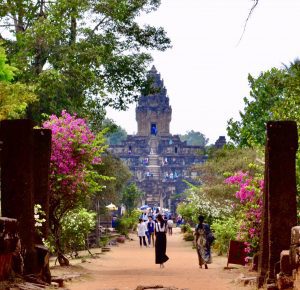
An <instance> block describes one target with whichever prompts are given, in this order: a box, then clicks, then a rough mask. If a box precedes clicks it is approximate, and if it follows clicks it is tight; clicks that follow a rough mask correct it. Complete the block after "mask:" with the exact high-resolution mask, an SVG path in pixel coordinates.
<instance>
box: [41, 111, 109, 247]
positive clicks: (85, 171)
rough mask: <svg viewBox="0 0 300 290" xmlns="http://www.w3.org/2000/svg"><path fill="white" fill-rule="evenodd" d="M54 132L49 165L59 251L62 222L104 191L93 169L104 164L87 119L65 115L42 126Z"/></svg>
mask: <svg viewBox="0 0 300 290" xmlns="http://www.w3.org/2000/svg"><path fill="white" fill-rule="evenodd" d="M43 128H46V129H51V130H52V147H51V163H50V179H49V183H50V190H49V191H50V192H49V193H50V220H49V222H50V229H51V231H52V234H53V235H54V237H55V239H54V240H55V241H56V243H57V244H56V248H57V251H61V249H60V245H59V243H60V236H61V231H62V228H61V220H62V218H63V217H64V215H66V214H67V213H68V211H70V210H72V209H73V208H75V207H76V206H78V204H79V203H80V202H84V201H85V200H86V197H87V196H88V195H90V194H92V193H94V192H96V191H99V190H100V189H101V186H100V185H99V183H98V182H99V179H100V178H102V177H100V176H99V175H98V174H97V172H95V171H94V169H93V165H95V164H99V163H100V162H101V158H100V154H101V153H102V152H103V142H104V141H103V139H101V135H99V136H95V135H94V134H93V133H92V132H91V131H90V129H89V128H88V126H87V123H86V121H85V120H84V119H80V118H77V117H76V115H73V116H72V115H70V114H68V113H67V112H66V111H63V112H62V115H61V117H57V116H55V115H52V116H51V117H50V119H49V120H48V121H46V122H44V124H43Z"/></svg>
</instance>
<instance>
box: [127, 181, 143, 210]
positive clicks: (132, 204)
mask: <svg viewBox="0 0 300 290" xmlns="http://www.w3.org/2000/svg"><path fill="white" fill-rule="evenodd" d="M142 196H144V192H142V191H140V189H139V188H138V187H137V185H136V184H135V183H133V182H132V183H129V185H127V187H126V188H125V189H124V190H123V193H122V199H121V202H122V203H123V204H124V205H125V207H126V211H127V212H128V213H129V214H130V213H131V212H132V211H133V209H134V208H136V207H137V205H138V203H139V201H140V198H141V197H142Z"/></svg>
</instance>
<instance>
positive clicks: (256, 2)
mask: <svg viewBox="0 0 300 290" xmlns="http://www.w3.org/2000/svg"><path fill="white" fill-rule="evenodd" d="M253 1H254V4H253V6H252V7H251V9H250V11H249V14H248V17H247V19H246V21H245V24H244V29H243V32H242V35H241V37H240V39H239V41H238V44H237V46H238V45H239V44H240V42H241V41H242V38H243V36H244V34H245V32H246V28H247V24H248V21H249V19H250V17H251V15H252V13H253V11H254V9H255V8H256V6H257V5H258V2H259V0H253Z"/></svg>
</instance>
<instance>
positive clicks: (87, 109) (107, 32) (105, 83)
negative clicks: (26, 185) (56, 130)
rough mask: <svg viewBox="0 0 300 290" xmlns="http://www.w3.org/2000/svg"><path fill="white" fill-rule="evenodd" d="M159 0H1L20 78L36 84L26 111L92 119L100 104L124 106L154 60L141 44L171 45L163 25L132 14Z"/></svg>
mask: <svg viewBox="0 0 300 290" xmlns="http://www.w3.org/2000/svg"><path fill="white" fill-rule="evenodd" d="M159 5H160V1H159V0H135V1H124V0H102V1H91V0H84V1H66V0H58V1H33V0H29V1H27V0H26V1H25V0H21V1H8V0H3V1H1V2H0V25H1V26H2V27H4V29H5V32H6V33H4V34H3V35H1V38H2V39H3V43H4V45H5V47H6V48H7V51H8V59H9V61H10V63H12V64H14V66H16V67H17V68H18V69H19V70H20V74H19V76H18V80H19V81H21V82H24V83H27V84H32V85H34V86H35V93H36V94H37V95H38V97H39V102H38V103H36V104H35V106H31V107H30V110H29V111H28V112H29V114H30V115H31V116H33V117H34V118H35V120H40V116H41V113H46V114H48V115H50V114H57V115H58V114H59V113H60V112H61V111H62V110H63V109H66V110H67V111H69V112H71V113H74V112H77V113H78V114H79V115H80V116H83V115H86V114H87V113H89V115H90V118H91V119H93V117H95V118H94V121H96V119H97V117H99V116H101V115H102V113H103V110H102V108H103V107H105V106H107V105H109V106H113V107H115V108H117V109H124V108H126V106H127V105H128V104H129V103H131V102H133V101H135V100H136V98H137V96H138V91H139V90H140V88H141V87H143V83H144V81H145V75H146V70H147V66H148V63H149V62H150V60H151V56H150V55H149V54H148V53H146V52H145V51H147V50H151V49H158V50H160V51H164V50H165V49H167V48H168V47H170V40H169V39H168V38H167V37H166V33H165V31H164V30H163V29H162V28H161V27H158V28H155V27H153V26H150V25H144V26H142V25H139V24H138V22H137V17H138V16H140V15H141V14H143V13H150V12H152V11H155V10H156V9H158V7H159ZM87 20H88V21H87ZM95 96H97V100H96V98H95ZM93 98H94V99H93ZM95 108H98V109H99V110H98V109H96V110H95ZM96 111H97V113H99V114H95V113H96Z"/></svg>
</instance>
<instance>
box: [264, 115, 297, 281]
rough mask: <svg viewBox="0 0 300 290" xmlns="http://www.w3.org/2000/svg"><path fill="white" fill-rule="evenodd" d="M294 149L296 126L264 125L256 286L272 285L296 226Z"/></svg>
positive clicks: (295, 148)
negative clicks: (260, 222) (293, 228)
mask: <svg viewBox="0 0 300 290" xmlns="http://www.w3.org/2000/svg"><path fill="white" fill-rule="evenodd" d="M297 148H298V134H297V125H296V122H294V121H271V122H268V123H267V143H266V152H265V190H264V196H263V199H264V203H263V217H262V231H261V244H260V250H261V253H260V257H259V275H260V277H259V284H260V285H259V286H262V284H263V283H264V282H267V283H272V282H274V280H275V264H276V263H277V262H279V260H280V253H281V251H282V250H288V249H289V248H290V243H291V236H290V230H291V228H292V227H293V226H295V225H296V224H297V210H296V168H295V159H296V151H297Z"/></svg>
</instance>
